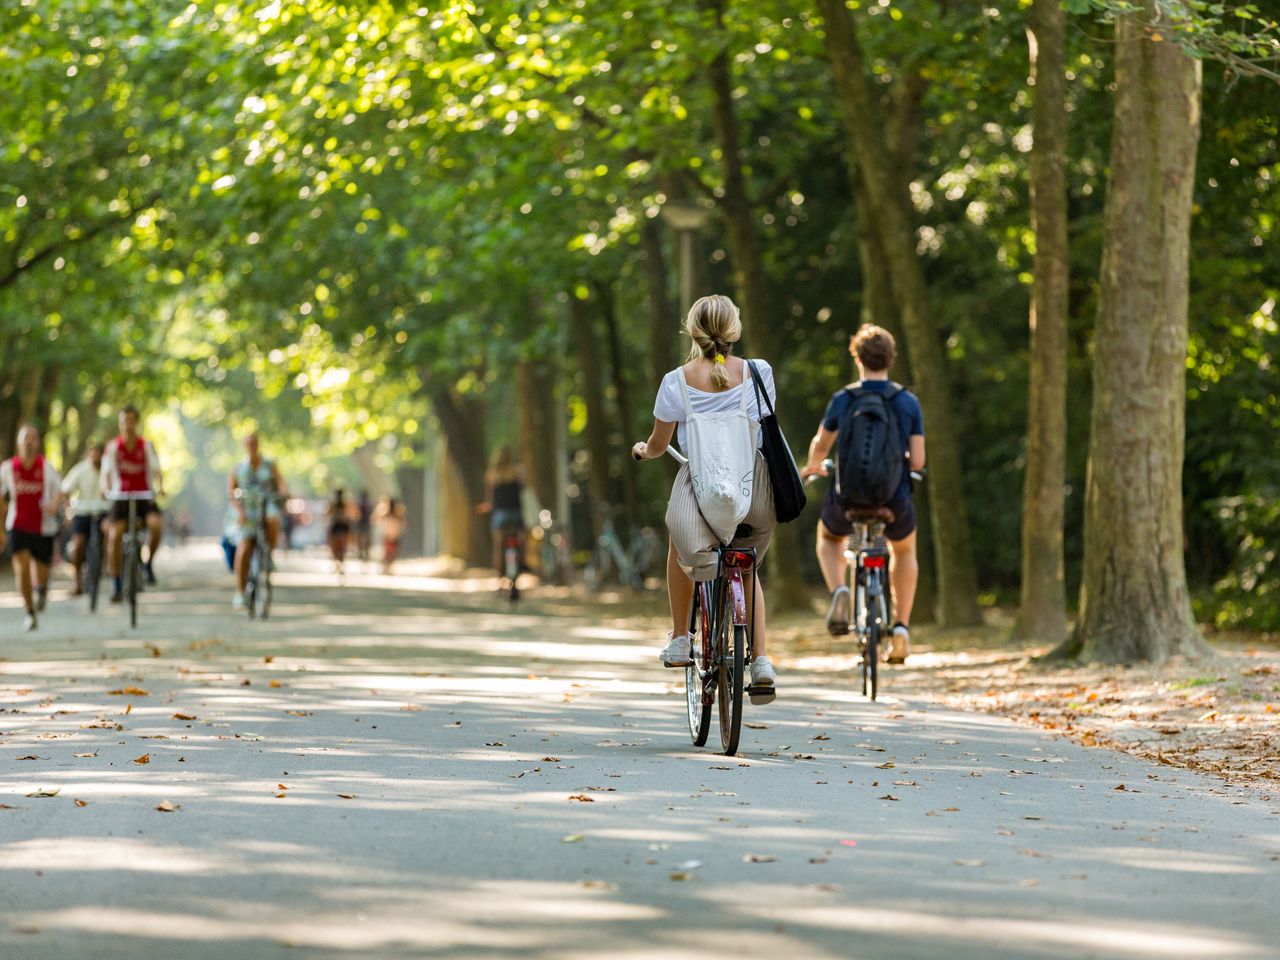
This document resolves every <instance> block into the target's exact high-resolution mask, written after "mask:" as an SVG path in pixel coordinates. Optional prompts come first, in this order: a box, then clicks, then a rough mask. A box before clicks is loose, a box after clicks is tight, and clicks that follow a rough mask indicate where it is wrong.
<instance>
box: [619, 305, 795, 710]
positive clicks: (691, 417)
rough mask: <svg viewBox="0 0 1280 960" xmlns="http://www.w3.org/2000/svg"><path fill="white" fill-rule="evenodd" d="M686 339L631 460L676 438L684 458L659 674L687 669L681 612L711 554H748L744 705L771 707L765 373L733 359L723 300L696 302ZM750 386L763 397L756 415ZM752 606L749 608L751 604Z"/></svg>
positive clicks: (764, 367)
mask: <svg viewBox="0 0 1280 960" xmlns="http://www.w3.org/2000/svg"><path fill="white" fill-rule="evenodd" d="M684 333H685V334H686V335H687V336H688V337H689V339H690V340H692V341H693V343H692V347H691V348H690V351H689V357H688V360H687V361H686V362H685V364H684V366H681V367H677V368H676V369H674V370H672V371H671V372H669V373H668V374H667V375H666V376H665V377H663V379H662V384H661V386H660V387H659V388H658V396H657V398H656V400H655V401H654V404H653V418H654V423H653V432H652V433H651V434H650V435H649V439H648V440H647V441H641V442H639V443H637V444H635V446H633V447H632V449H631V455H632V457H633V458H634V459H636V460H653V459H655V458H657V457H660V456H662V455H663V454H664V453H666V451H667V447H668V446H669V445H670V444H671V439H672V435H673V434H676V433H677V428H678V437H677V439H678V440H679V444H680V447H681V448H682V449H683V450H684V451H685V453H687V454H688V455H689V461H690V462H689V463H686V464H684V465H683V466H681V468H680V470H679V472H678V473H677V474H676V479H675V483H674V484H673V485H672V487H671V499H670V501H669V502H668V504H667V529H668V531H669V532H670V535H671V541H670V546H669V548H668V550H667V594H668V598H669V600H670V604H671V632H670V633H669V634H668V635H667V645H666V647H665V648H664V649H663V651H662V653H661V654H660V656H659V659H660V660H661V662H662V665H663V666H665V667H684V666H687V665H688V664H689V663H690V662H691V659H690V658H691V656H692V650H691V642H690V640H689V634H688V630H689V607H690V604H691V603H692V601H693V584H694V582H695V581H703V580H712V579H714V578H715V576H716V572H717V571H716V567H717V563H718V559H717V554H716V547H717V546H719V545H721V544H730V543H731V544H732V545H733V546H736V547H754V548H755V551H756V568H755V569H753V570H751V572H750V573H749V574H748V575H747V576H746V577H744V579H745V580H748V581H751V583H749V584H747V589H748V590H753V591H754V597H755V604H754V622H753V628H754V649H755V657H754V658H753V660H752V661H751V686H750V697H751V702H752V703H755V704H762V703H770V702H772V701H773V699H774V697H775V695H776V693H775V684H776V680H777V674H776V672H775V670H774V668H773V663H772V662H771V661H770V660H769V657H768V656H767V655H766V651H767V650H768V647H767V646H766V641H765V603H764V592H763V591H762V590H761V589H760V578H759V577H758V576H756V570H758V569H759V566H760V562H761V561H762V560H763V559H764V555H765V553H766V551H768V549H769V544H770V542H771V541H772V540H773V528H774V526H775V524H776V522H777V520H776V516H775V510H774V502H773V484H772V482H771V481H770V479H769V469H768V465H767V464H766V462H765V459H764V457H763V456H762V455H761V453H760V449H759V448H760V444H761V437H762V431H761V429H760V421H761V420H762V419H763V418H764V417H765V416H767V415H768V412H769V405H770V404H772V405H773V406H776V405H777V394H776V390H775V388H774V383H773V369H772V368H771V367H770V366H769V364H768V362H767V361H765V360H751V361H748V360H742V359H739V358H738V357H735V356H733V344H735V343H737V342H738V340H739V339H741V337H742V320H741V318H740V317H739V315H738V307H737V305H735V304H734V302H733V301H732V300H730V299H729V298H728V297H726V296H721V295H716V296H710V297H703V298H701V299H700V300H698V301H697V302H695V303H694V304H693V306H692V307H690V309H689V313H688V316H687V317H686V318H685V324H684ZM753 369H754V376H755V377H757V378H758V379H759V384H758V386H759V387H761V388H762V390H763V395H764V396H766V397H767V398H768V399H767V401H766V404H765V410H763V411H762V410H761V404H760V396H761V395H760V394H758V393H757V392H756V390H755V387H756V386H757V384H753V383H752V382H751V381H752V378H753V372H752V370H753ZM749 606H750V605H749Z"/></svg>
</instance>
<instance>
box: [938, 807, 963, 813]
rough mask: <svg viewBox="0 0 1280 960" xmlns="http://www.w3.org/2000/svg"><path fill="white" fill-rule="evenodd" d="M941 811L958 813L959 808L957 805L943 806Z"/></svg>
mask: <svg viewBox="0 0 1280 960" xmlns="http://www.w3.org/2000/svg"><path fill="white" fill-rule="evenodd" d="M942 812H943V813H959V812H960V808H959V807H943V808H942Z"/></svg>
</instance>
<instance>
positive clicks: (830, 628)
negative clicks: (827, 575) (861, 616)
mask: <svg viewBox="0 0 1280 960" xmlns="http://www.w3.org/2000/svg"><path fill="white" fill-rule="evenodd" d="M849 605H850V604H849V588H848V587H846V586H845V585H844V584H843V583H842V584H840V586H838V587H836V588H835V590H833V591H832V592H831V605H830V606H828V607H827V633H829V634H831V635H832V636H833V637H842V636H844V635H845V634H847V633H848V632H849Z"/></svg>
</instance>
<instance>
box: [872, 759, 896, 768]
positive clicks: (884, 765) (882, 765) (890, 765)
mask: <svg viewBox="0 0 1280 960" xmlns="http://www.w3.org/2000/svg"><path fill="white" fill-rule="evenodd" d="M893 768H894V762H893V761H892V760H886V761H885V762H884V763H877V764H876V769H877V770H892V769H893Z"/></svg>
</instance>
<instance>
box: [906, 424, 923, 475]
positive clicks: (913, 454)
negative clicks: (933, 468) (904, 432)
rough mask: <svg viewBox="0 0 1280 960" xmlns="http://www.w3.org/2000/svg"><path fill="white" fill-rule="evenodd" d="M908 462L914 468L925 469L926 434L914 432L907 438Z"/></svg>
mask: <svg viewBox="0 0 1280 960" xmlns="http://www.w3.org/2000/svg"><path fill="white" fill-rule="evenodd" d="M907 462H908V463H909V464H910V466H911V469H912V470H923V469H924V435H923V434H919V433H913V434H912V435H911V436H910V437H908V438H907Z"/></svg>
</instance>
